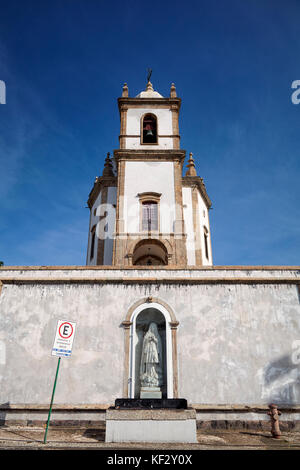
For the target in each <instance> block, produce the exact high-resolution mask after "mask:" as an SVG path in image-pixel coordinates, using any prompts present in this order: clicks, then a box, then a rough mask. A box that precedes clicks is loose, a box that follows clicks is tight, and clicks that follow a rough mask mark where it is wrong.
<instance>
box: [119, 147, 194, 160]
mask: <svg viewBox="0 0 300 470" xmlns="http://www.w3.org/2000/svg"><path fill="white" fill-rule="evenodd" d="M114 159H115V160H116V161H119V160H139V161H141V160H148V161H149V160H153V161H155V160H166V161H167V160H172V161H174V160H178V161H180V162H181V163H183V162H184V160H185V150H181V149H168V150H163V149H151V150H150V149H149V150H147V149H137V150H133V149H116V150H114Z"/></svg>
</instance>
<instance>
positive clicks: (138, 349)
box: [133, 304, 167, 398]
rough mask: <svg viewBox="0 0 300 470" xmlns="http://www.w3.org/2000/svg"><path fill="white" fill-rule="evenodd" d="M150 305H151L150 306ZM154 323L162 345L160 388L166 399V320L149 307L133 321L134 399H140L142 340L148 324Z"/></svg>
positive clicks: (158, 312) (158, 311)
mask: <svg viewBox="0 0 300 470" xmlns="http://www.w3.org/2000/svg"><path fill="white" fill-rule="evenodd" d="M150 305H151V304H150ZM152 322H154V323H156V325H157V328H158V334H159V336H160V339H161V345H162V364H161V368H162V377H163V384H162V386H161V392H162V397H163V398H167V351H166V349H167V348H166V319H165V317H164V315H163V314H162V313H161V312H160V310H158V309H157V308H153V307H151V306H150V307H149V308H145V309H144V310H142V311H141V312H140V313H139V314H138V315H137V317H136V321H135V334H136V345H135V351H133V354H135V368H134V374H135V377H134V390H133V394H134V398H139V397H140V364H141V356H142V347H143V340H144V336H145V334H146V332H147V331H148V328H149V325H150V323H152Z"/></svg>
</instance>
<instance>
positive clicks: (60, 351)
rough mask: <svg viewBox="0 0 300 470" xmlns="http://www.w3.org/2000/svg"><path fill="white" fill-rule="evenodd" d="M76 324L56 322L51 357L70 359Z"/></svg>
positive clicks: (63, 321)
mask: <svg viewBox="0 0 300 470" xmlns="http://www.w3.org/2000/svg"><path fill="white" fill-rule="evenodd" d="M75 328H76V323H75V322H71V321H65V320H58V322H57V328H56V335H55V340H54V345H53V348H52V356H58V357H70V356H71V353H72V346H73V340H74V336H75Z"/></svg>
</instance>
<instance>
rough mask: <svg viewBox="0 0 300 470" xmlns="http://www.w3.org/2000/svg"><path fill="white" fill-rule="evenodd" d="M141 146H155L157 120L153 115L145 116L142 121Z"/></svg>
mask: <svg viewBox="0 0 300 470" xmlns="http://www.w3.org/2000/svg"><path fill="white" fill-rule="evenodd" d="M141 134H142V135H141V140H142V144H157V118H156V116H154V114H145V116H144V117H143V119H142V132H141Z"/></svg>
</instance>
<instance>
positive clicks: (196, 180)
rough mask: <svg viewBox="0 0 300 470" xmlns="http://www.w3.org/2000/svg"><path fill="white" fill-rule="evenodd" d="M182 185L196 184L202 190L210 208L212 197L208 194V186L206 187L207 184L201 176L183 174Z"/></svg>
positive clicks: (201, 192)
mask: <svg viewBox="0 0 300 470" xmlns="http://www.w3.org/2000/svg"><path fill="white" fill-rule="evenodd" d="M182 186H183V187H185V188H186V187H189V188H191V187H193V186H196V187H197V188H198V189H199V191H200V194H201V196H202V197H203V199H204V201H205V203H206V206H207V208H208V209H210V208H211V205H212V204H211V200H210V198H209V197H208V194H207V192H206V187H205V184H204V182H203V178H200V176H183V177H182Z"/></svg>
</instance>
